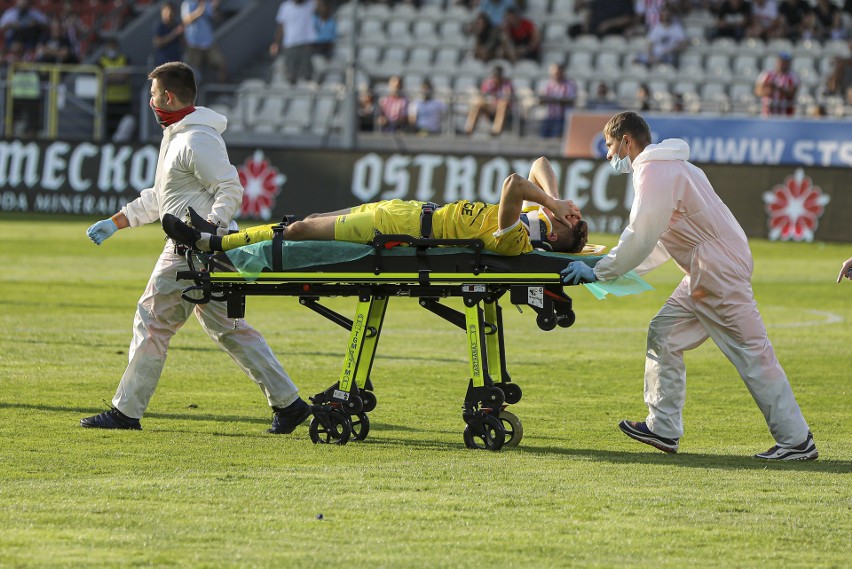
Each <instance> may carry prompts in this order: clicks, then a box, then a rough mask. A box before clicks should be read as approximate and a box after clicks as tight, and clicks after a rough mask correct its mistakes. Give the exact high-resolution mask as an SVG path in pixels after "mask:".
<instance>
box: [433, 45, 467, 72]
mask: <svg viewBox="0 0 852 569" xmlns="http://www.w3.org/2000/svg"><path fill="white" fill-rule="evenodd" d="M434 57H435V59H434V60H433V64H432V65H433V67H434V69H435V71H439V72H442V73H448V74H454V73H455V72H456V69H457V68H458V66H459V59H460V57H461V54H460V52H459V49H458V48H455V47H442V48H440V49H439V50H438V51H437V52H436V53H435V56H434Z"/></svg>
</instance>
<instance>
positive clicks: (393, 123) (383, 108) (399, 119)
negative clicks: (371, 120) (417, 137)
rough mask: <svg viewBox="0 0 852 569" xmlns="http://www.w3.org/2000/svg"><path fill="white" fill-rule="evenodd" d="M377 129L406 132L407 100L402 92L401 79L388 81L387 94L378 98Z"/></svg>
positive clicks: (394, 77) (396, 78)
mask: <svg viewBox="0 0 852 569" xmlns="http://www.w3.org/2000/svg"><path fill="white" fill-rule="evenodd" d="M377 120H378V124H379V129H380V130H381V131H382V132H398V131H404V130H408V98H407V97H406V96H405V94H404V93H403V92H402V78H401V77H398V76H393V77H391V78H390V79H388V94H387V95H385V96H384V97H381V98H379V116H378V119H377Z"/></svg>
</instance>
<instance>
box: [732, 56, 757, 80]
mask: <svg viewBox="0 0 852 569" xmlns="http://www.w3.org/2000/svg"><path fill="white" fill-rule="evenodd" d="M733 71H734V75H735V76H737V77H753V78H755V79H756V78H757V75H758V73H759V72H760V70H759V68H758V66H757V57H756V56H754V55H751V54H743V55H738V56H736V57H735V58H734V62H733Z"/></svg>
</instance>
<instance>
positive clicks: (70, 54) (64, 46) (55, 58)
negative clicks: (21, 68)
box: [36, 18, 80, 64]
mask: <svg viewBox="0 0 852 569" xmlns="http://www.w3.org/2000/svg"><path fill="white" fill-rule="evenodd" d="M36 61H38V62H39V63H60V64H73V63H79V61H80V60H79V59H77V55H76V54H75V53H74V51H73V47H72V45H71V40H69V39H68V37H67V36H66V35H65V32H64V30H63V28H62V22H60V21H59V20H58V19H56V18H54V19H53V20H51V21H50V34H49V35H48V36H47V39H45V41H44V43H42V44H41V45H39V46H38V47H37V48H36Z"/></svg>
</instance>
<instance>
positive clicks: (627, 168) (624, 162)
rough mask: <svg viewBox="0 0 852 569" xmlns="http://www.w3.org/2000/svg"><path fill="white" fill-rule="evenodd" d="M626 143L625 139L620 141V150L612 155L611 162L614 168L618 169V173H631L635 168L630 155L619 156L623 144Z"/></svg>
mask: <svg viewBox="0 0 852 569" xmlns="http://www.w3.org/2000/svg"><path fill="white" fill-rule="evenodd" d="M623 143H624V139H622V140H621V142H619V143H618V150H617V151H616V152H615V154H613V155H612V158H611V159H610V161H609V163H610V165H611V166H612V169H613V170H615V171H616V173H617V174H629V173H630V172H631V171H632V170H633V168H632V167H631V165H630V156H627V155H625V156H624V158H619V156H618V155H619V154H621V145H622V144H623Z"/></svg>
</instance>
